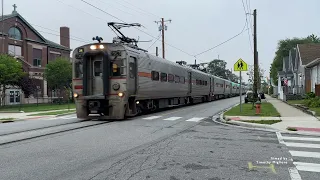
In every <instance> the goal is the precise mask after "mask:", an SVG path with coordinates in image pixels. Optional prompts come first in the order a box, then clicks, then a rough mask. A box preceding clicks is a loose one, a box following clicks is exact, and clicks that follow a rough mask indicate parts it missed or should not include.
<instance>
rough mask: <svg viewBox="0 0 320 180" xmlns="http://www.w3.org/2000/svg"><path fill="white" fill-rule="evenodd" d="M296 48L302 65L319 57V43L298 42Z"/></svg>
mask: <svg viewBox="0 0 320 180" xmlns="http://www.w3.org/2000/svg"><path fill="white" fill-rule="evenodd" d="M297 48H298V51H299V53H300V58H301V62H302V65H306V64H308V63H310V62H311V61H313V60H315V59H317V58H320V44H315V43H309V44H298V45H297Z"/></svg>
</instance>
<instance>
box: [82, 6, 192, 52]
mask: <svg viewBox="0 0 320 180" xmlns="http://www.w3.org/2000/svg"><path fill="white" fill-rule="evenodd" d="M80 1H82V2H84V3H86V4H87V5H89V6H91V7H94V8H96V9H98V10H99V11H101V12H103V13H105V14H108V15H109V16H111V17H114V18H115V19H117V20H119V21H121V22H124V23H127V22H125V21H123V20H122V19H120V18H118V17H116V16H114V15H112V14H110V13H108V12H106V11H104V10H102V9H100V8H98V7H97V6H95V5H93V4H91V3H89V2H87V1H85V0H80ZM133 28H135V29H137V30H138V31H140V32H143V33H144V34H146V35H148V36H150V37H152V38H153V39H157V38H156V37H154V36H153V35H151V34H149V33H147V32H145V31H143V30H141V29H139V28H136V27H133ZM165 44H166V45H168V46H170V47H172V48H175V49H177V50H179V51H181V52H183V53H185V54H187V55H189V56H192V57H194V56H193V55H191V54H190V53H188V52H186V51H183V50H182V49H179V48H177V47H175V46H173V45H171V44H168V43H166V42H165Z"/></svg>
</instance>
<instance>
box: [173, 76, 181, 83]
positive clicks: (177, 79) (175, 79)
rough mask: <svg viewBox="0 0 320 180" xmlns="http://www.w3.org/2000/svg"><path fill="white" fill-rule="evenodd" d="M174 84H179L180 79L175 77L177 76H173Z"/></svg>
mask: <svg viewBox="0 0 320 180" xmlns="http://www.w3.org/2000/svg"><path fill="white" fill-rule="evenodd" d="M174 82H175V83H179V82H180V77H179V76H177V75H175V76H174Z"/></svg>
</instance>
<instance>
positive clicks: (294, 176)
mask: <svg viewBox="0 0 320 180" xmlns="http://www.w3.org/2000/svg"><path fill="white" fill-rule="evenodd" d="M288 170H289V174H290V177H291V180H301V176H300V174H299V172H298V170H297V168H295V167H289V168H288Z"/></svg>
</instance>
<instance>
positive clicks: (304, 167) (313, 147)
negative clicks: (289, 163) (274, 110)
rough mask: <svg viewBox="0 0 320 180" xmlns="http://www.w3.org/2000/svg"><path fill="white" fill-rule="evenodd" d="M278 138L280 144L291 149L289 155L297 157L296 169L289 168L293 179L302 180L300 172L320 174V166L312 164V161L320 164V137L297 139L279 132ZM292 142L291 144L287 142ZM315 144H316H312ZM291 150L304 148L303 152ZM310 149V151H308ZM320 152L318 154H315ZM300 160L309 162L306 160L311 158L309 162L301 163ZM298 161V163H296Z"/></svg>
mask: <svg viewBox="0 0 320 180" xmlns="http://www.w3.org/2000/svg"><path fill="white" fill-rule="evenodd" d="M276 134H277V138H278V140H279V143H280V144H284V145H286V146H287V147H289V153H290V154H291V155H292V156H293V157H295V161H294V162H293V164H294V165H295V168H294V167H290V168H288V170H289V173H290V176H291V179H292V180H293V179H297V180H300V179H301V177H300V174H299V172H298V171H308V172H316V173H320V164H316V163H310V161H311V162H312V161H315V160H316V162H319V161H318V160H319V159H320V144H319V142H320V137H310V136H309V137H303V136H302V137H297V136H290V135H287V136H282V135H281V133H280V132H277V133H276ZM285 141H291V142H285ZM311 143H315V144H311ZM290 148H303V150H302V151H297V150H291V149H290ZM307 149H310V151H307ZM315 151H318V152H315ZM299 158H303V161H308V160H306V158H309V162H300V161H301V160H300V159H299ZM296 161H297V162H296Z"/></svg>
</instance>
